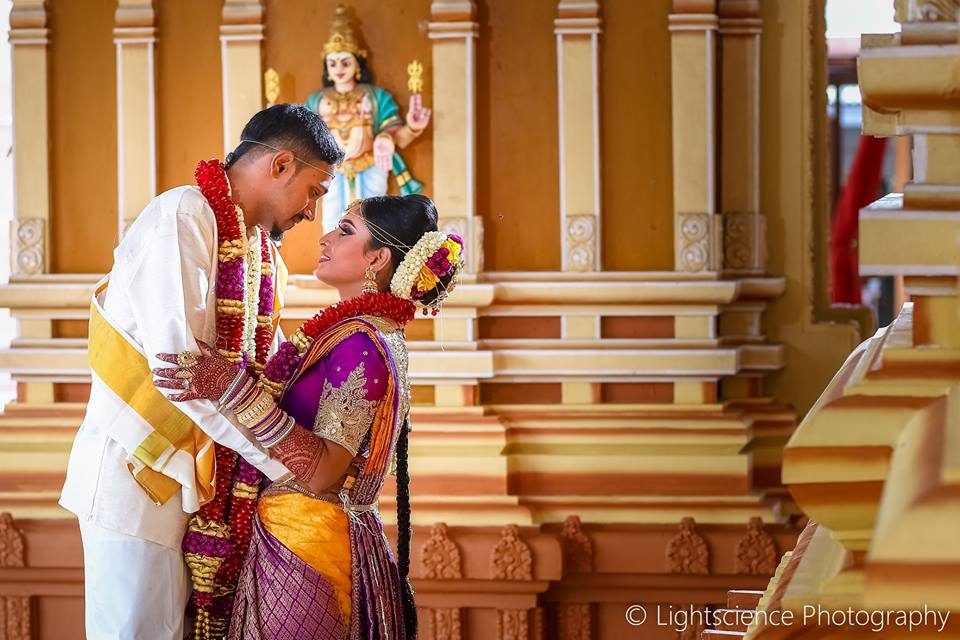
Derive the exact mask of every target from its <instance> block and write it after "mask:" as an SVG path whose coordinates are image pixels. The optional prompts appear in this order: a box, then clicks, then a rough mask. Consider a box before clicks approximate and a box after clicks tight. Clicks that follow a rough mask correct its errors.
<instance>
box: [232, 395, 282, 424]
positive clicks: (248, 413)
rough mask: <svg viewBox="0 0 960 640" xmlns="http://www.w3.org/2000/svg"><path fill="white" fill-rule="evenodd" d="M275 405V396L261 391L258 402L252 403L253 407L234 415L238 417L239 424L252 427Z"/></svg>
mask: <svg viewBox="0 0 960 640" xmlns="http://www.w3.org/2000/svg"><path fill="white" fill-rule="evenodd" d="M273 403H274V402H273V396H271V395H270V394H269V393H267V392H266V391H261V392H260V394H259V395H258V397H257V399H256V401H255V402H253V403H251V404H252V405H253V406H248V407H245V408H244V409H242V410H241V411H239V412H237V413H235V414H234V415H236V416H237V422H239V423H240V424H242V425H243V426H245V427H250V426H251V425H254V424H257V423H258V422H260V420H261V419H263V416H264V415H265V414H266V413H267V411H269V410H270V406H271V405H272V404H273Z"/></svg>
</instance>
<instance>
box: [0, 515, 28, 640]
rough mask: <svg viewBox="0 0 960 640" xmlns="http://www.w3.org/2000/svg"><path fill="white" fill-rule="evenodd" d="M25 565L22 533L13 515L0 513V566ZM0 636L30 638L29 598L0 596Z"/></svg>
mask: <svg viewBox="0 0 960 640" xmlns="http://www.w3.org/2000/svg"><path fill="white" fill-rule="evenodd" d="M23 566H26V554H25V552H24V544H23V535H22V534H21V533H20V531H18V530H17V528H16V526H15V525H14V523H13V516H11V515H10V514H9V513H0V567H23ZM0 638H4V639H5V640H30V599H29V598H23V597H13V596H0Z"/></svg>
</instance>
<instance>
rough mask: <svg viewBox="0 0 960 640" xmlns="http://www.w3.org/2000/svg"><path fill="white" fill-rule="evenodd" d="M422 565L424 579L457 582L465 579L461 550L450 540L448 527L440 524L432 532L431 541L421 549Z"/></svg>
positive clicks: (434, 526)
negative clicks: (461, 564)
mask: <svg viewBox="0 0 960 640" xmlns="http://www.w3.org/2000/svg"><path fill="white" fill-rule="evenodd" d="M420 564H421V566H422V569H423V570H422V573H423V577H424V578H429V579H432V580H438V579H439V580H455V579H457V578H462V577H463V572H462V571H461V569H460V549H458V548H457V545H456V544H455V543H454V542H453V541H452V540H451V539H450V535H449V531H448V529H447V525H446V524H444V523H442V522H438V523H437V524H435V525H433V528H432V529H431V530H430V539H429V540H427V541H426V543H424V545H423V547H421V548H420Z"/></svg>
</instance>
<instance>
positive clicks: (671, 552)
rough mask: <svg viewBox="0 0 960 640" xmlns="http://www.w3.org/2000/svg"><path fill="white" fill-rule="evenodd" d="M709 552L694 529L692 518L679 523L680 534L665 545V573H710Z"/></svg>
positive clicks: (705, 543)
mask: <svg viewBox="0 0 960 640" xmlns="http://www.w3.org/2000/svg"><path fill="white" fill-rule="evenodd" d="M709 563H710V552H709V550H708V549H707V541H706V540H704V539H703V538H701V537H700V535H699V534H698V533H697V532H696V530H695V529H694V521H693V518H684V519H683V520H682V521H681V522H680V532H679V533H678V534H677V535H675V536H673V538H671V539H670V542H669V543H667V571H668V572H669V573H689V574H706V573H710V569H709Z"/></svg>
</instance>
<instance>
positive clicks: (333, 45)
mask: <svg viewBox="0 0 960 640" xmlns="http://www.w3.org/2000/svg"><path fill="white" fill-rule="evenodd" d="M331 53H352V54H353V55H354V56H361V57H364V58H366V57H367V52H366V51H364V50H363V49H361V48H360V43H359V42H358V41H357V38H356V36H355V35H354V33H353V25H352V24H351V20H350V13H349V12H348V11H347V8H346V7H345V6H343V5H342V4H338V5H337V10H336V13H335V14H334V16H333V24H332V25H331V26H330V39H329V40H327V42H326V43H325V44H324V45H323V55H325V56H326V55H330V54H331Z"/></svg>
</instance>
